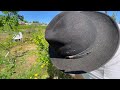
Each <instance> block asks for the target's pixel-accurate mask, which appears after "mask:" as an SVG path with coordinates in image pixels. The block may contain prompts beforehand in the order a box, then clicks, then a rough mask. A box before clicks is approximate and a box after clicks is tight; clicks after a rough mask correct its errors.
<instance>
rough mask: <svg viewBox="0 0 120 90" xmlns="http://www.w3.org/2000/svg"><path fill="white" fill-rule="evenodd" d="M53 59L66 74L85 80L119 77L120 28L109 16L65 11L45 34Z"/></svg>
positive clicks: (93, 12)
mask: <svg viewBox="0 0 120 90" xmlns="http://www.w3.org/2000/svg"><path fill="white" fill-rule="evenodd" d="M45 39H46V41H47V42H48V43H49V55H50V59H51V61H52V63H53V65H54V66H55V67H57V68H58V69H59V70H61V71H63V72H64V73H67V74H75V75H79V74H80V75H82V76H83V77H84V78H85V79H118V78H120V59H119V58H120V55H119V54H120V48H119V40H120V37H119V28H118V25H117V23H116V22H115V21H114V20H113V19H112V18H111V17H110V16H108V15H106V14H104V13H101V12H95V11H81V12H78V11H64V12H61V13H60V14H58V15H57V16H55V17H54V18H53V19H52V21H51V22H50V23H49V25H48V26H47V28H46V31H45Z"/></svg>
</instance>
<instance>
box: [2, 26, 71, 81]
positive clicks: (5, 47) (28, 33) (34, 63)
mask: <svg viewBox="0 0 120 90" xmlns="http://www.w3.org/2000/svg"><path fill="white" fill-rule="evenodd" d="M45 28H46V26H40V25H39V26H35V25H21V26H18V29H19V31H21V32H22V33H23V41H22V42H21V41H18V42H13V41H12V40H11V33H14V32H0V43H1V44H0V79H70V78H71V77H70V76H69V75H66V74H64V73H62V72H60V71H59V70H57V69H56V68H55V67H54V66H53V65H52V64H51V62H50V59H49V54H48V43H47V42H46V41H45V38H44V34H45ZM8 52H9V53H8Z"/></svg>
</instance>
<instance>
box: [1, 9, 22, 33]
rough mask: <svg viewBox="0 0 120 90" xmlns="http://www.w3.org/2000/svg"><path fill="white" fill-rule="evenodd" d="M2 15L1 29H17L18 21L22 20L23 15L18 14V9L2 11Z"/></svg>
mask: <svg viewBox="0 0 120 90" xmlns="http://www.w3.org/2000/svg"><path fill="white" fill-rule="evenodd" d="M2 13H3V15H1V16H0V18H2V20H1V19H0V26H2V27H3V30H5V31H6V30H9V31H11V30H17V26H18V25H19V23H18V22H19V21H23V19H24V17H23V16H21V15H19V14H18V11H2Z"/></svg>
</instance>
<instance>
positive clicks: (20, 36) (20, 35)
mask: <svg viewBox="0 0 120 90" xmlns="http://www.w3.org/2000/svg"><path fill="white" fill-rule="evenodd" d="M22 37H23V36H22V33H21V32H19V34H18V35H16V36H14V37H13V39H22Z"/></svg>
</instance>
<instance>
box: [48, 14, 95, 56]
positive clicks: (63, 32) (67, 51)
mask: <svg viewBox="0 0 120 90" xmlns="http://www.w3.org/2000/svg"><path fill="white" fill-rule="evenodd" d="M51 23H52V21H51ZM96 34H97V30H96V28H95V26H94V24H93V23H92V21H91V20H89V18H88V17H87V16H86V15H84V14H82V13H80V12H69V13H68V14H66V15H64V16H63V17H60V18H59V19H57V21H56V23H54V27H53V28H52V29H49V28H47V29H46V40H47V41H48V43H49V45H50V46H51V47H53V48H54V49H55V50H56V51H57V53H59V54H60V55H61V56H64V57H66V56H71V55H75V54H78V53H81V52H83V51H85V50H86V49H88V48H89V47H90V46H91V45H93V43H94V41H95V39H96Z"/></svg>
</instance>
